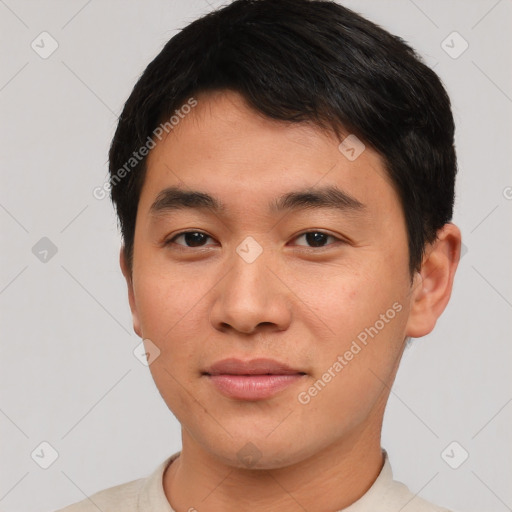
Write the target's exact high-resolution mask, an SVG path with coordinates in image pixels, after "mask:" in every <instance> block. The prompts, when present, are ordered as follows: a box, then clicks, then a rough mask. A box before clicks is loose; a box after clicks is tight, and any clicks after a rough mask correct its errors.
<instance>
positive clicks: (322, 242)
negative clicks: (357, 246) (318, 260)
mask: <svg viewBox="0 0 512 512" xmlns="http://www.w3.org/2000/svg"><path fill="white" fill-rule="evenodd" d="M301 237H304V239H305V240H306V243H307V244H308V245H309V247H313V248H314V247H318V248H322V247H326V245H332V244H326V242H327V240H328V239H329V238H332V239H333V240H336V241H339V242H342V240H340V239H339V238H336V237H335V236H333V235H329V234H328V233H324V232H322V231H307V232H306V233H302V234H301V235H299V236H298V237H296V240H297V239H299V238H301ZM298 245H302V244H298Z"/></svg>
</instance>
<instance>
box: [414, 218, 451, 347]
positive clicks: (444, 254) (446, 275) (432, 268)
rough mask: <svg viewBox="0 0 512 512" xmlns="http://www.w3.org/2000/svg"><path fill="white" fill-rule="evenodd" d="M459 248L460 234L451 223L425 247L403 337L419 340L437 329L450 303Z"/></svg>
mask: <svg viewBox="0 0 512 512" xmlns="http://www.w3.org/2000/svg"><path fill="white" fill-rule="evenodd" d="M460 247H461V233H460V230H459V228H458V227H457V226H455V224H452V223H451V222H449V223H447V224H445V225H444V226H443V227H442V228H441V229H440V230H439V231H438V232H437V239H436V240H435V241H434V242H433V243H432V244H429V245H428V247H427V249H426V251H425V257H424V258H423V262H422V265H421V269H420V271H419V272H417V273H416V275H415V278H414V281H413V285H412V288H411V303H410V308H411V309H410V314H409V319H408V321H407V326H406V336H411V337H413V338H421V337H422V336H425V335H427V334H429V333H430V332H431V331H432V329H433V328H434V326H435V325H436V322H437V319H438V318H439V317H440V316H441V313H442V312H443V311H444V309H445V307H446V305H447V304H448V301H449V300H450V296H451V293H452V288H453V279H454V276H455V271H456V270H457V265H458V264H459V260H460Z"/></svg>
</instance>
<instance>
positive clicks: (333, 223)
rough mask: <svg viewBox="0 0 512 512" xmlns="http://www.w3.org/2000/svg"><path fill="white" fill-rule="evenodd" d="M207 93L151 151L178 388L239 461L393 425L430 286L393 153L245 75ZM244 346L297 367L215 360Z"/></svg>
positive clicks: (190, 425)
mask: <svg viewBox="0 0 512 512" xmlns="http://www.w3.org/2000/svg"><path fill="white" fill-rule="evenodd" d="M196 99H197V106H195V107H194V108H193V109H192V110H191V112H190V113H188V114H187V115H186V116H184V117H183V119H181V120H180V122H179V124H178V125H177V126H175V128H174V130H173V131H172V132H171V133H170V134H169V136H168V137H167V138H165V139H162V141H160V142H158V143H157V145H156V147H155V148H154V149H153V150H152V151H151V153H150V155H149V157H148V161H147V174H146V177H145V182H144V186H143V189H142V192H141V196H140V202H139V207H138V213H137V220H136V229H135V243H134V257H133V269H132V275H131V279H130V278H129V279H128V283H129V291H130V303H131V308H132V313H133V317H134V328H135V330H136V332H137V334H139V336H141V337H142V338H143V339H145V340H146V341H145V343H146V347H147V350H148V352H149V353H150V354H152V355H150V362H151V359H153V358H154V360H153V361H152V362H151V364H150V370H151V372H152V375H153V378H154V380H155V383H156V385H157V387H158V389H159V391H160V393H161V395H162V397H163V399H164V400H165V402H166V404H167V405H168V407H169V409H171V411H172V412H173V413H174V415H175V416H176V417H177V419H178V420H179V421H180V423H181V425H182V429H183V432H184V436H186V437H187V442H189V443H192V444H193V445H194V446H196V447H198V448H200V449H201V450H202V451H204V452H205V453H209V454H210V455H214V456H216V457H218V458H219V459H221V460H223V461H225V462H226V463H228V464H231V465H233V466H241V464H243V460H245V459H244V454H245V452H251V453H249V455H251V454H252V456H253V460H256V459H257V465H256V467H260V468H276V467H282V466H285V465H289V464H293V463H296V462H299V461H301V460H305V459H306V458H308V457H310V456H312V455H314V454H315V453H319V452H321V451H322V450H324V449H327V448H329V447H330V446H334V445H336V444H337V443H342V442H343V441H344V440H347V439H349V438H353V437H354V436H357V435H358V433H360V432H369V431H372V429H373V431H375V432H377V431H379V430H380V420H381V416H382V412H383V406H384V404H385V400H386V398H387V395H388V393H389V391H388V387H387V386H388V385H390V384H391V382H392V380H393V377H394V374H395V371H396V368H397V364H398V361H399V359H400V356H401V353H402V350H403V345H404V338H405V336H406V335H408V334H409V332H408V328H409V327H408V322H409V316H410V311H411V304H412V301H413V299H414V293H413V292H412V290H413V287H414V285H411V280H410V275H409V271H408V263H409V255H408V246H407V233H406V226H405V221H404V215H403V212H402V210H401V206H400V202H399V199H398V196H397V193H396V192H395V190H394V188H393V186H392V184H391V183H390V181H389V179H388V177H387V174H386V172H385V170H384V166H383V163H382V160H381V158H380V157H379V155H378V154H377V153H376V152H374V151H373V150H372V149H371V148H369V147H366V149H364V151H363V152H362V153H361V154H360V155H359V156H358V157H357V158H356V159H353V156H354V155H353V154H352V152H351V151H350V149H348V151H345V152H342V151H340V149H339V148H338V146H339V140H337V139H336V138H335V137H334V135H332V134H329V133H326V132H322V131H321V130H320V129H319V128H317V127H315V126H312V125H309V124H285V123H282V122H278V121H274V120H270V119H267V118H264V117H263V116H261V115H259V114H257V113H255V112H254V111H253V110H251V109H250V108H249V107H248V106H247V105H246V104H245V103H244V101H243V99H242V98H241V97H240V96H238V95H237V94H236V93H233V92H218V93H214V94H213V93H210V94H208V95H198V96H196ZM346 135H348V133H347V134H346ZM357 149H359V148H356V150H357ZM347 156H349V157H350V158H347ZM172 187H174V189H173V190H172V191H171V190H170V189H171V188H172ZM176 189H177V190H176ZM166 191H167V194H166ZM180 191H181V192H188V193H191V192H192V191H195V192H200V193H201V194H204V195H206V194H207V195H208V196H211V198H213V199H211V200H207V199H205V196H204V195H203V196H201V197H202V200H198V199H196V200H193V199H191V198H190V197H189V199H188V200H186V199H183V198H182V199H179V197H180V195H179V192H180ZM171 192H172V193H171ZM215 206H217V208H216V207H215ZM125 272H126V269H125ZM148 340H149V341H148ZM155 356H157V357H155ZM228 358H236V359H238V360H240V361H241V362H248V361H252V360H254V359H258V358H268V359H272V360H274V361H276V362H278V363H281V364H282V365H286V366H287V367H288V369H289V371H288V373H287V372H286V371H284V370H283V371H280V370H279V369H276V367H272V366H268V365H265V364H263V365H262V366H258V365H256V366H255V367H250V368H252V370H253V372H254V373H259V374H260V375H259V377H256V376H254V375H252V377H249V376H247V375H245V376H242V375H241V374H243V373H251V372H250V371H248V372H244V371H243V369H244V368H242V369H240V368H238V370H237V367H236V366H231V367H230V366H228V367H224V368H220V369H218V372H216V371H214V370H212V368H211V367H212V365H214V364H215V363H218V362H220V361H222V360H225V359H228ZM226 368H227V369H226ZM229 368H231V370H233V371H232V372H230V371H229ZM255 368H256V369H255ZM246 369H247V368H246ZM266 370H268V372H267V371H266ZM229 373H231V375H228V374H229ZM232 373H238V376H233V375H232ZM263 373H273V375H272V376H268V375H267V376H263V375H262V374H263ZM244 379H245V380H244ZM241 454H242V455H241Z"/></svg>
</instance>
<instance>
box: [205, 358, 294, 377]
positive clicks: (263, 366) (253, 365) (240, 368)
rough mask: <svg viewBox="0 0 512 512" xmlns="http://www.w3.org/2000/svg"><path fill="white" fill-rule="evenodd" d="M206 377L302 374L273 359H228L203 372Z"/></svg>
mask: <svg viewBox="0 0 512 512" xmlns="http://www.w3.org/2000/svg"><path fill="white" fill-rule="evenodd" d="M205 373H206V374H208V375H221V374H224V375H265V374H273V375H291V374H296V373H300V374H304V372H301V371H300V370H296V369H293V368H290V366H288V365H287V364H285V363H281V362H279V361H276V360H274V359H265V358H259V359H251V360H250V361H242V360H241V359H235V358H229V359H223V360H222V361H217V362H216V363H214V364H212V365H211V366H210V367H209V368H207V369H206V371H205Z"/></svg>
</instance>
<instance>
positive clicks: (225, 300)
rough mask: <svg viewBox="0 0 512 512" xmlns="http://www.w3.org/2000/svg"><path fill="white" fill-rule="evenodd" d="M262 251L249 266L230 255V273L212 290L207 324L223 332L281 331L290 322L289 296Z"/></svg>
mask: <svg viewBox="0 0 512 512" xmlns="http://www.w3.org/2000/svg"><path fill="white" fill-rule="evenodd" d="M270 256H271V255H267V254H266V251H263V253H262V254H261V255H260V256H259V257H258V258H256V259H255V260H254V261H252V262H249V261H246V260H245V259H244V258H242V257H241V256H239V254H238V253H236V252H234V254H233V256H232V257H231V258H230V261H229V263H228V264H229V265H230V266H231V270H230V272H228V274H227V275H226V276H225V277H224V279H222V280H221V282H220V283H219V285H218V286H216V287H215V298H214V301H213V305H212V309H211V313H210V322H211V324H212V325H213V326H214V327H215V329H217V330H219V331H223V332H227V331H229V330H234V331H237V332H239V333H244V334H252V333H256V332H258V331H267V332H270V331H274V330H275V331H283V330H286V329H287V328H288V326H289V325H290V321H291V316H292V315H291V306H292V292H291V291H290V289H289V288H288V287H287V286H286V284H285V283H286V278H285V276H280V275H279V274H280V272H279V271H278V270H277V268H276V265H272V264H271V262H270Z"/></svg>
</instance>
